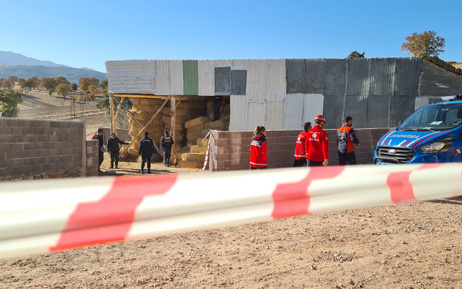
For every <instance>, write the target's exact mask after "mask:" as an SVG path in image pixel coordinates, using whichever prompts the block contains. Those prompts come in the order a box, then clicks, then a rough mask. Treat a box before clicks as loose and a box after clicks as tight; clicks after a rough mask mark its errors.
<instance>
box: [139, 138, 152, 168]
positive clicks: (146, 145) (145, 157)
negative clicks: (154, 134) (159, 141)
mask: <svg viewBox="0 0 462 289" xmlns="http://www.w3.org/2000/svg"><path fill="white" fill-rule="evenodd" d="M153 154H154V142H153V141H152V139H151V138H150V137H149V133H148V132H147V131H146V132H144V138H143V139H142V140H141V141H140V145H139V147H138V155H140V156H141V173H142V174H144V164H145V163H147V167H148V174H150V173H151V158H152V155H153Z"/></svg>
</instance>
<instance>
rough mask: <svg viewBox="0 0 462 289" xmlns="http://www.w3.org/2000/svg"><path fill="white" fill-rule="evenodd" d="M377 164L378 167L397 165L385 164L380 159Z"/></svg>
mask: <svg viewBox="0 0 462 289" xmlns="http://www.w3.org/2000/svg"><path fill="white" fill-rule="evenodd" d="M375 164H376V165H378V166H394V165H396V164H395V163H385V162H382V161H381V160H379V159H377V161H376V163H375Z"/></svg>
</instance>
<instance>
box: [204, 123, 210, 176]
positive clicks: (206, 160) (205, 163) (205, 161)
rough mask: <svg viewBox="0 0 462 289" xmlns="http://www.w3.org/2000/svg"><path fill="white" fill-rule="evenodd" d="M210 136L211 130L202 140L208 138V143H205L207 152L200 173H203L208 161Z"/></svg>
mask: <svg viewBox="0 0 462 289" xmlns="http://www.w3.org/2000/svg"><path fill="white" fill-rule="evenodd" d="M211 136H212V130H209V132H208V133H207V135H206V136H205V137H204V138H203V139H202V140H205V139H206V138H209V142H208V143H207V151H206V152H205V160H204V166H203V167H202V172H204V171H205V167H207V162H208V161H209V151H210V139H211Z"/></svg>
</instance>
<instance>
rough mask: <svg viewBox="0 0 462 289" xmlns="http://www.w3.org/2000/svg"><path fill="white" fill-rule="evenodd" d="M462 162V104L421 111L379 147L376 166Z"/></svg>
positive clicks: (378, 145) (447, 104) (387, 135)
mask: <svg viewBox="0 0 462 289" xmlns="http://www.w3.org/2000/svg"><path fill="white" fill-rule="evenodd" d="M443 162H462V101H450V102H440V103H434V104H429V105H427V106H424V107H421V108H420V109H418V110H417V111H415V112H414V113H413V114H411V115H410V116H409V117H408V118H407V119H406V120H405V121H403V122H402V123H401V124H400V125H399V126H398V127H397V128H395V129H394V130H392V131H390V132H388V133H386V134H385V135H384V136H382V138H381V139H380V140H379V142H378V143H377V148H376V149H375V152H374V163H375V164H378V165H388V164H410V163H443Z"/></svg>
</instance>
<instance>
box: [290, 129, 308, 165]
mask: <svg viewBox="0 0 462 289" xmlns="http://www.w3.org/2000/svg"><path fill="white" fill-rule="evenodd" d="M311 128H312V127H311V122H305V124H304V125H303V131H302V132H301V133H300V134H299V135H298V137H297V142H296V144H295V153H294V159H295V160H294V167H303V166H306V152H305V138H306V133H307V132H308V131H309V130H310V129H311Z"/></svg>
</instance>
